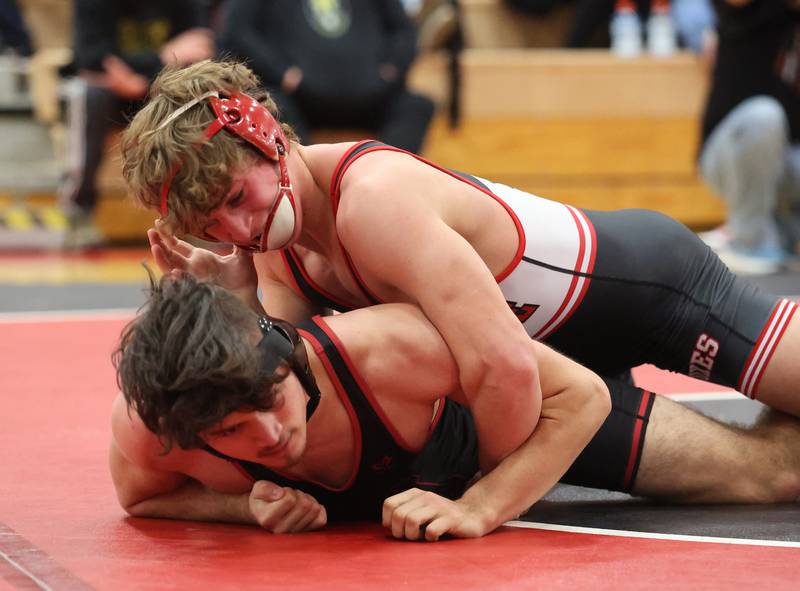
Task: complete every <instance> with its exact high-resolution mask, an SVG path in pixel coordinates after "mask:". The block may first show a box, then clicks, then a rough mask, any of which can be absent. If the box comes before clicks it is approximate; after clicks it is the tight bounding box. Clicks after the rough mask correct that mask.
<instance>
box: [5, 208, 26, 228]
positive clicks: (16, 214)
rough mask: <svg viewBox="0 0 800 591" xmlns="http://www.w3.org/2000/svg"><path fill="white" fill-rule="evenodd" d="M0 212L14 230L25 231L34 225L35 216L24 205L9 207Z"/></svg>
mask: <svg viewBox="0 0 800 591" xmlns="http://www.w3.org/2000/svg"><path fill="white" fill-rule="evenodd" d="M0 214H2V216H3V218H4V219H5V221H6V224H8V227H9V228H11V229H12V230H18V231H23V230H29V229H30V228H32V227H33V217H32V216H31V214H30V212H29V211H28V210H27V209H25V208H24V207H9V208H8V209H6V210H5V211H2V212H0Z"/></svg>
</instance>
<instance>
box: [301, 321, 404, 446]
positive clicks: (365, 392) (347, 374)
mask: <svg viewBox="0 0 800 591" xmlns="http://www.w3.org/2000/svg"><path fill="white" fill-rule="evenodd" d="M297 329H298V331H299V332H300V334H301V335H302V336H303V337H305V338H306V339H307V340H308V341H309V343H311V345H312V346H313V347H314V351H315V352H316V353H317V355H318V356H319V357H320V360H321V361H322V363H323V365H324V366H325V367H326V369H327V370H328V375H329V377H330V378H331V380H332V381H334V382H338V386H337V387H340V388H341V390H343V393H344V394H345V395H346V396H347V397H348V399H349V400H350V403H351V404H352V405H353V409H354V410H355V412H356V414H357V415H358V420H359V423H360V425H361V429H362V430H364V432H365V434H366V436H365V440H369V441H380V440H381V438H383V437H386V436H387V435H386V434H388V436H389V438H390V439H391V440H393V441H392V442H393V443H394V445H397V446H399V447H401V448H404V449H406V450H409V449H411V446H409V445H408V443H407V442H406V441H405V439H404V438H403V437H402V435H400V433H399V432H398V431H397V429H396V428H395V426H394V424H393V423H392V422H391V420H389V417H388V416H387V415H386V414H385V413H384V412H383V409H382V408H381V406H380V404H378V401H377V400H376V398H375V396H374V394H373V393H372V391H371V390H370V388H369V386H368V385H367V384H366V383H365V381H364V379H363V378H362V377H361V374H360V373H359V371H358V369H357V368H356V366H355V364H354V363H353V362H352V360H351V359H350V356H349V355H348V353H347V350H346V349H345V347H344V345H343V344H342V342H341V341H340V340H339V338H338V337H337V336H336V333H334V332H333V331H332V330H331V328H330V327H329V326H328V324H327V323H326V322H325V319H324V318H322V317H321V316H314V318H312V319H311V320H309V321H307V322H304V323H302V324H300V325H298V327H297ZM367 430H369V431H370V432H369V433H366V431H367ZM387 443H389V442H388V441H387Z"/></svg>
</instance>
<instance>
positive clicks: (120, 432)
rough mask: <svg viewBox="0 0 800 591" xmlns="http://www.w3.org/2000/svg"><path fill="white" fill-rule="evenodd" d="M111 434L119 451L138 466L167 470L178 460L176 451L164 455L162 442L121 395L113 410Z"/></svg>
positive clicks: (118, 395)
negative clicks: (167, 467) (167, 466)
mask: <svg viewBox="0 0 800 591" xmlns="http://www.w3.org/2000/svg"><path fill="white" fill-rule="evenodd" d="M111 433H112V437H113V441H114V443H115V444H116V446H117V449H118V450H119V451H120V452H121V453H122V455H124V456H125V458H126V459H127V460H128V461H129V462H131V463H133V464H136V465H137V466H141V467H147V468H165V467H166V465H167V464H170V463H173V462H174V461H175V460H176V459H177V458H176V456H177V455H178V454H177V453H176V451H175V450H174V451H173V452H171V453H170V454H167V455H164V454H163V449H164V448H163V446H162V444H161V441H159V439H158V437H157V436H156V435H155V434H154V433H153V432H152V431H150V430H149V429H148V428H147V427H146V426H145V424H144V423H143V422H142V420H141V419H140V418H139V415H138V414H136V411H134V410H132V409H129V408H128V405H127V404H126V402H125V398H124V397H123V395H122V394H121V393H120V394H117V397H116V399H115V400H114V403H113V405H112V408H111Z"/></svg>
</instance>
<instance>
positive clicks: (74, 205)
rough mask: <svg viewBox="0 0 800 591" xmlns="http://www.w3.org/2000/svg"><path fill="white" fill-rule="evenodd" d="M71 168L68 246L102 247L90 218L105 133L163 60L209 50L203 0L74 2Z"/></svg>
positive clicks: (65, 194) (196, 56)
mask: <svg viewBox="0 0 800 591" xmlns="http://www.w3.org/2000/svg"><path fill="white" fill-rule="evenodd" d="M74 37H75V40H74V64H73V68H74V71H75V72H76V73H77V74H78V76H77V78H76V79H75V80H73V81H72V83H71V84H69V85H68V87H69V90H68V91H67V94H68V96H69V97H70V111H71V115H70V116H69V126H70V131H69V134H70V139H69V141H68V155H67V156H68V159H70V158H71V159H72V161H73V162H72V165H71V166H68V171H67V174H66V178H65V182H64V184H63V186H62V188H61V193H62V195H61V197H62V202H63V203H64V207H65V210H66V214H67V216H68V219H69V228H70V229H69V235H68V237H67V246H73V247H84V246H92V245H96V244H99V243H100V242H101V241H102V236H101V235H100V232H99V230H98V229H97V227H96V226H95V225H94V224H93V222H92V213H93V211H94V209H95V206H96V204H97V187H96V176H97V170H98V168H99V166H100V163H101V161H102V158H103V148H104V146H105V140H106V136H107V135H108V132H109V131H111V129H112V128H114V127H122V126H124V125H125V123H126V117H129V116H131V115H132V114H133V112H134V111H135V109H136V108H137V107H138V106H139V105H140V103H141V100H142V99H143V98H144V96H145V95H146V93H147V90H148V87H149V85H150V81H151V80H152V79H153V78H154V77H155V75H156V74H157V73H158V72H159V70H161V68H162V67H163V66H164V65H165V64H176V65H179V66H182V65H188V64H190V63H192V62H195V61H198V60H202V59H206V58H210V57H212V56H213V54H214V43H213V37H212V32H211V30H210V28H209V4H208V2H207V1H206V0H115V1H113V2H110V1H108V0H76V1H75V17H74Z"/></svg>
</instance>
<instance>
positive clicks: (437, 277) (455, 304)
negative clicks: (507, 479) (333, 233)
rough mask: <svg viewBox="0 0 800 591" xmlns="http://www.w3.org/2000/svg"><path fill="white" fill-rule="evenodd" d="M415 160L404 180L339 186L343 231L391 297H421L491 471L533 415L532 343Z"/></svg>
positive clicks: (525, 433) (536, 405) (523, 435)
mask: <svg viewBox="0 0 800 591" xmlns="http://www.w3.org/2000/svg"><path fill="white" fill-rule="evenodd" d="M365 159H366V158H365ZM360 164H361V162H358V163H356V165H360ZM415 164H416V163H412V164H411V165H410V168H408V170H407V173H408V174H405V175H403V176H404V177H405V178H406V179H407V182H405V183H403V184H396V183H389V182H383V183H379V182H374V181H373V180H372V179H369V178H368V179H366V180H365V181H364V182H359V181H356V182H355V183H354V184H353V185H351V186H350V187H349V188H348V189H347V194H346V195H345V191H344V189H343V196H342V205H341V206H340V212H339V218H338V221H337V224H338V230H339V235H340V238H341V240H342V243H343V244H344V245H345V248H346V249H347V251H348V252H349V253H350V256H351V257H352V258H353V260H354V261H355V264H356V267H357V268H358V269H359V270H360V271H363V272H364V274H365V275H369V277H370V279H373V278H378V280H379V281H380V282H382V285H378V286H377V287H378V289H380V290H382V291H381V293H386V294H389V295H390V296H392V297H391V298H387V299H391V301H402V300H403V299H404V298H405V299H407V300H408V301H412V302H416V303H418V305H419V306H420V307H421V308H422V310H423V311H424V312H425V315H426V316H427V317H428V318H429V319H430V321H431V322H432V323H433V324H434V325H435V326H436V328H437V330H438V331H439V333H440V334H441V335H442V337H443V338H444V340H445V342H446V343H447V346H448V347H449V349H450V351H451V352H452V354H453V357H454V358H455V361H456V364H457V365H458V371H459V381H460V383H461V387H462V389H463V391H464V393H465V395H466V398H467V400H468V402H469V406H470V408H471V410H472V412H473V415H474V417H475V422H476V427H477V430H478V438H479V441H480V442H481V443H480V456H481V466H482V468H483V469H484V470H485V471H487V472H488V470H490V469H491V468H492V467H494V466H495V465H497V463H498V462H499V461H500V460H502V459H503V458H504V457H505V456H506V455H507V454H509V453H510V452H511V451H513V450H515V449H516V448H518V447H519V446H520V445H521V444H522V442H524V441H525V440H527V439H528V437H529V436H530V434H531V432H532V430H533V427H534V426H535V425H536V421H537V420H538V417H539V411H540V405H541V389H540V386H539V375H538V369H537V365H536V356H535V351H534V347H533V343H532V341H531V339H530V338H529V337H528V335H527V334H526V333H525V330H524V329H523V327H522V325H521V324H520V322H519V320H518V319H517V318H516V316H515V315H514V314H513V313H512V311H511V310H510V308H509V306H508V304H507V303H506V301H505V299H504V297H503V294H502V292H501V291H500V288H499V286H498V285H497V282H496V281H495V279H494V277H493V276H492V274H491V272H490V271H489V269H488V267H487V266H486V264H485V263H484V261H483V260H482V259H481V257H480V256H479V255H478V253H477V252H476V251H475V250H474V249H473V248H472V246H471V245H470V243H469V242H468V241H467V240H466V239H465V238H464V237H462V236H461V235H460V234H458V233H457V232H456V231H454V230H453V229H452V228H451V227H449V226H448V225H447V224H446V223H445V221H444V220H443V219H442V216H441V214H440V213H439V212H438V211H437V210H436V209H435V208H434V206H432V205H430V203H429V201H428V200H427V199H426V197H427V194H428V192H429V187H428V186H427V185H426V181H427V180H428V179H426V178H423V179H415V170H414V166H415ZM354 166H355V165H354ZM368 204H369V205H368ZM377 283H378V282H377V281H376V282H375V283H373V284H372V285H373V286H375V285H377Z"/></svg>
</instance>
